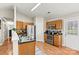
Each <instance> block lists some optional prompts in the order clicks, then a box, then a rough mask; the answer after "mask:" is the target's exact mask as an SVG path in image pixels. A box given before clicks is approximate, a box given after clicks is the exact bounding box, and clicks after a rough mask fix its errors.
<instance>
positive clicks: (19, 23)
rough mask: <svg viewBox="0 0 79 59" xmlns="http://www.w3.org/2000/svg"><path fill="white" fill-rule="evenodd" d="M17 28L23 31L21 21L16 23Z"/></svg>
mask: <svg viewBox="0 0 79 59" xmlns="http://www.w3.org/2000/svg"><path fill="white" fill-rule="evenodd" d="M16 28H17V29H22V28H23V22H21V21H16Z"/></svg>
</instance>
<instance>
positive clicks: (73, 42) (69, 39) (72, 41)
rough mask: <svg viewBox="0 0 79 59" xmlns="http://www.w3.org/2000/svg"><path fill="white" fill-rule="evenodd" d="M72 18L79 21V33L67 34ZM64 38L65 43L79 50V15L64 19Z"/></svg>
mask: <svg viewBox="0 0 79 59" xmlns="http://www.w3.org/2000/svg"><path fill="white" fill-rule="evenodd" d="M70 20H72V21H73V20H76V21H78V35H68V34H67V22H68V21H70ZM63 28H64V32H63V34H64V38H63V45H64V46H66V47H69V48H72V49H75V50H79V16H76V17H70V18H66V19H64V27H63Z"/></svg>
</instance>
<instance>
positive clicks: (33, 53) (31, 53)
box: [28, 42, 35, 55]
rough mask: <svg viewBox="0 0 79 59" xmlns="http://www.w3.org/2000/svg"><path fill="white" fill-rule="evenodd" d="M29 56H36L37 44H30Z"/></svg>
mask: <svg viewBox="0 0 79 59" xmlns="http://www.w3.org/2000/svg"><path fill="white" fill-rule="evenodd" d="M28 55H35V42H31V43H28Z"/></svg>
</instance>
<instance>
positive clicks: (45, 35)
mask: <svg viewBox="0 0 79 59" xmlns="http://www.w3.org/2000/svg"><path fill="white" fill-rule="evenodd" d="M46 41H47V34H44V42H46Z"/></svg>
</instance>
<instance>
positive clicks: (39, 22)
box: [35, 17, 44, 42]
mask: <svg viewBox="0 0 79 59" xmlns="http://www.w3.org/2000/svg"><path fill="white" fill-rule="evenodd" d="M35 26H36V41H42V42H44V18H42V17H36V18H35Z"/></svg>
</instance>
